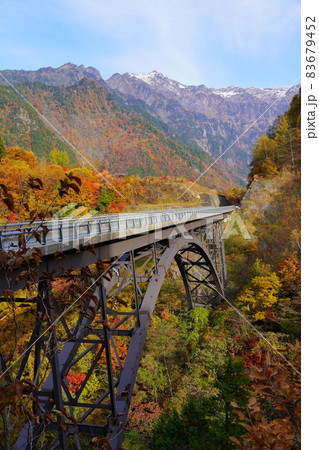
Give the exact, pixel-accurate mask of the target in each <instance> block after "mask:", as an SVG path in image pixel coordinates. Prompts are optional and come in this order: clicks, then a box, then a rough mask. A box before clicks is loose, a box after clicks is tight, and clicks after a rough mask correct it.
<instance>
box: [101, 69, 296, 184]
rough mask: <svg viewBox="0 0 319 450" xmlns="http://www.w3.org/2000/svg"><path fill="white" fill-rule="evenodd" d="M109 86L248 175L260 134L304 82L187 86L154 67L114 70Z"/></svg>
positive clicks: (234, 168) (282, 110)
mask: <svg viewBox="0 0 319 450" xmlns="http://www.w3.org/2000/svg"><path fill="white" fill-rule="evenodd" d="M106 85H107V86H108V87H109V89H110V90H111V91H113V93H114V94H115V95H116V96H117V97H118V98H120V99H121V100H122V101H123V102H124V104H125V105H126V106H128V107H134V108H135V109H136V108H139V109H140V110H142V109H143V108H144V109H145V110H146V111H147V112H148V114H151V115H153V116H155V117H156V118H158V119H160V120H161V121H163V122H165V123H166V124H167V125H169V126H170V127H171V128H172V129H173V130H175V131H176V133H177V134H179V135H181V136H182V137H183V138H185V139H187V140H190V141H193V142H194V143H196V144H197V145H198V146H199V147H201V148H202V149H204V150H206V151H207V152H209V153H211V154H212V155H213V156H214V157H218V156H220V155H221V154H223V153H224V152H225V155H224V156H223V164H226V165H228V166H230V167H233V170H235V171H237V172H238V174H239V175H240V176H246V175H247V172H248V166H249V163H250V159H251V154H252V148H253V145H254V143H255V142H256V138H257V137H259V136H261V135H262V133H264V132H266V131H267V129H268V128H269V127H270V126H271V125H272V124H273V122H274V120H275V119H276V118H277V117H278V116H279V115H282V114H283V113H284V112H285V111H287V109H288V107H289V104H290V101H291V99H292V97H293V96H294V95H295V94H296V93H297V92H298V90H299V86H293V87H291V88H285V87H279V88H258V87H250V88H241V87H237V86H229V87H225V88H208V87H206V86H204V85H203V84H202V85H199V86H186V85H184V84H182V83H179V82H178V81H175V80H172V79H170V78H168V77H166V76H165V75H163V74H161V73H159V72H156V71H153V72H150V73H147V74H133V73H126V74H123V75H120V74H114V75H113V76H112V77H111V78H109V79H108V80H106Z"/></svg>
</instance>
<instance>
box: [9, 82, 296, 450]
mask: <svg viewBox="0 0 319 450" xmlns="http://www.w3.org/2000/svg"><path fill="white" fill-rule="evenodd" d="M41 89H42V94H41V95H43V96H45V95H48V94H46V91H45V90H43V88H41ZM50 89H51V88H50ZM51 90H52V89H51ZM50 95H51V93H50ZM71 95H72V92H71V91H70V96H71ZM57 100H59V101H62V99H59V98H58V99H57ZM50 101H51V100H50ZM63 101H64V102H65V112H66V113H67V110H68V104H67V102H66V99H63ZM79 113H80V111H79ZM118 114H119V113H118ZM118 114H117V115H116V114H115V116H114V121H117V122H121V124H122V125H121V126H123V123H122V121H123V117H119V115H118ZM139 127H140V123H136V129H137V130H139ZM126 132H127V131H125V130H124V129H123V133H124V134H125V133H126ZM123 139H124V138H123ZM6 142H7V137H6ZM15 144H16V142H12V145H5V144H4V141H3V140H2V139H0V158H1V161H0V189H1V190H2V199H1V200H2V201H1V204H0V218H1V221H2V222H8V221H11V222H12V221H14V220H18V219H20V220H22V219H23V220H26V221H31V222H33V221H35V220H36V219H44V218H47V217H63V215H66V214H68V215H70V214H74V215H76V214H80V215H83V214H91V215H93V214H98V213H109V212H122V211H136V210H138V209H139V208H140V209H147V208H152V209H156V208H162V207H170V206H172V207H173V206H174V207H177V206H184V207H185V206H194V205H199V204H200V202H201V200H200V194H201V193H208V192H210V190H209V189H208V188H207V187H205V186H197V185H192V180H191V179H188V178H187V176H186V177H182V176H176V177H172V176H170V177H168V176H167V175H165V174H164V173H165V170H164V167H163V174H161V176H148V177H143V175H144V172H143V173H142V172H141V173H140V174H139V175H136V174H134V175H131V176H120V177H119V176H114V175H110V173H109V172H108V170H107V168H104V170H103V171H102V172H101V173H100V174H99V175H97V174H96V173H95V172H94V171H93V170H91V169H90V168H88V167H76V166H75V164H74V161H73V160H72V158H71V155H70V154H69V153H68V152H67V151H66V150H65V149H64V148H62V147H58V146H57V148H53V149H51V150H50V152H48V154H47V159H46V160H43V159H42V160H41V159H39V158H37V156H36V155H35V154H34V153H33V152H31V151H29V150H26V149H23V148H21V147H18V146H17V145H15ZM112 145H115V144H112ZM116 145H117V146H118V150H116V152H115V153H118V152H119V149H120V148H121V142H118V143H117V144H116ZM164 146H165V142H163V148H164ZM144 151H145V152H146V149H144ZM300 154H301V151H300V93H299V94H297V95H296V96H295V97H294V98H293V100H292V103H291V106H290V108H289V110H288V112H287V113H286V114H285V115H283V116H282V117H280V118H278V120H277V121H276V122H275V123H274V125H273V126H272V127H271V128H270V129H269V130H268V132H267V133H266V134H264V135H263V136H261V137H260V138H259V139H258V140H257V142H256V144H255V146H254V152H253V160H252V163H251V171H250V175H249V185H248V187H247V189H231V190H230V189H228V190H227V191H225V192H224V194H225V195H226V196H227V198H228V199H229V201H230V202H231V203H234V204H237V205H240V206H241V208H240V212H237V213H235V214H239V215H240V217H241V220H242V222H243V223H244V225H245V227H246V229H247V230H248V233H249V236H250V239H246V238H245V236H243V235H242V234H241V233H240V230H239V229H237V232H233V233H231V234H230V235H229V236H228V237H227V239H225V248H226V254H227V264H228V288H227V291H226V293H225V301H223V302H222V303H221V304H220V305H219V306H218V307H216V308H214V309H211V310H208V309H204V308H194V309H191V310H188V309H187V308H186V307H185V302H186V296H185V292H184V290H183V284H182V280H181V278H179V276H178V273H177V272H178V271H177V270H176V269H177V268H176V267H174V266H172V267H171V268H170V270H169V273H168V277H167V278H166V280H165V282H164V285H163V287H162V289H161V292H160V297H159V299H158V301H157V306H156V311H155V314H153V316H152V325H151V328H150V331H149V333H148V337H147V343H146V347H145V349H144V353H143V357H142V362H141V365H140V369H139V371H138V376H137V383H136V387H135V395H134V397H133V401H132V404H131V413H130V419H129V422H128V424H127V426H126V435H125V441H124V443H123V447H124V448H126V449H130V450H139V449H141V450H142V449H143V450H144V449H158V450H161V449H162V450H164V449H189V450H191V449H193V450H195V449H196V450H197V449H203V450H204V449H208V448H212V449H233V448H242V449H278V450H280V449H283V450H284V449H298V448H300V447H301V443H300ZM151 159H152V158H151ZM164 160H165V155H164V156H163V161H164ZM181 160H182V155H181ZM176 171H177V173H179V170H178V168H176ZM191 185H192V187H191V189H189V190H188V191H187V194H186V195H185V196H183V198H182V200H179V203H177V201H176V198H177V197H178V196H179V195H180V194H182V193H183V192H184V191H185V188H187V187H190V186H191ZM225 187H227V186H225ZM234 220H235V219H234ZM235 228H236V227H234V229H235ZM15 255H16V257H17V253H16V254H15ZM9 256H10V255H9ZM18 257H20V258H21V257H23V256H21V255H20V256H18ZM0 264H1V269H2V270H8V265H9V266H10V264H11V265H12V266H11V267H14V265H15V264H16V261H12V255H11V259H10V257H8V254H6V252H4V251H1V260H0ZM64 289H65V286H64V285H63V281H60V284H59V283H55V284H54V285H53V294H54V295H55V296H56V299H58V300H59V299H60V301H61V302H62V304H63V290H64ZM14 295H20V296H28V295H34V294H32V286H31V284H30V286H29V291H28V290H26V289H25V290H24V291H22V290H21V291H18V292H17V293H16V294H13V293H12V291H11V292H7V296H8V298H7V303H5V302H3V303H0V339H1V342H2V343H3V345H2V350H1V351H2V354H3V355H5V357H6V361H9V362H10V361H14V359H15V358H17V357H18V356H19V352H21V349H23V348H24V346H25V343H26V342H27V340H28V338H29V336H30V334H31V331H32V330H31V328H32V327H31V324H32V316H33V314H34V310H33V307H32V306H30V305H29V306H28V307H24V308H22V307H18V306H17V304H16V303H15V301H14ZM123 295H124V294H123ZM125 295H126V297H125V298H123V299H122V302H124V303H125V302H130V301H132V300H131V297H132V292H130V291H128V292H126V294H125ZM76 314H77V311H74V317H73V320H75V316H76ZM71 319H72V318H71ZM22 330H23V332H22ZM163 336H166V339H165V340H164V339H163ZM123 352H125V348H124V347H123ZM103 364H104V363H102V362H101V370H99V371H97V372H96V373H94V374H93V376H92V377H91V379H90V385H89V386H88V387H87V388H86V390H85V392H84V393H83V395H84V398H85V396H87V397H88V398H89V396H90V395H92V392H94V391H98V390H99V389H101V387H102V388H103V383H104V381H103V374H104V373H105V367H104V365H103ZM13 370H14V368H13ZM85 376H86V367H85V366H83V367H81V366H78V367H77V370H76V372H74V373H70V374H69V383H70V384H72V386H73V389H74V392H76V391H77V389H79V382H80V381H81V380H82V379H83V377H85ZM0 410H1V418H0V420H1V421H2V423H1V428H2V431H0V442H2V444H3V445H4V448H6V449H9V448H11V447H10V445H11V444H10V442H13V439H14V438H15V437H16V430H15V428H14V424H16V423H19V421H22V419H23V420H25V417H28V419H29V420H32V414H31V412H32V411H31V412H30V411H29V410H28V407H27V406H25V405H23V402H22V401H21V391H19V390H18V389H16V390H13V389H11V390H10V383H8V381H7V380H3V379H2V380H1V384H0ZM90 442H91V444H90ZM87 445H88V447H89V446H92V448H99V447H98V446H96V445H95V444H94V442H93V443H92V441H90V440H89V439H88V442H87ZM39 448H40V447H39Z"/></svg>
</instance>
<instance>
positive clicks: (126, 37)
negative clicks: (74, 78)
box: [0, 0, 300, 87]
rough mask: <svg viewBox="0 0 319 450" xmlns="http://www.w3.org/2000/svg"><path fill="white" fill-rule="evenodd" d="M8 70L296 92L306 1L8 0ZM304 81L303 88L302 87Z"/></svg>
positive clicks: (4, 62) (1, 65) (3, 50)
mask: <svg viewBox="0 0 319 450" xmlns="http://www.w3.org/2000/svg"><path fill="white" fill-rule="evenodd" d="M0 5H1V15H0V54H1V60H0V69H25V70H35V69H38V68H40V67H47V66H52V67H58V66H61V65H62V64H64V63H66V62H72V63H74V64H78V65H79V64H84V65H85V66H93V67H96V68H97V69H98V70H99V71H100V72H101V75H102V77H103V78H104V79H107V78H109V77H110V76H111V75H112V74H113V73H115V72H119V73H125V72H133V73H146V72H151V71H152V70H157V71H159V72H162V73H163V74H165V75H167V76H169V77H170V78H173V79H176V80H178V81H180V82H182V83H184V84H205V85H206V86H208V87H224V86H230V85H237V86H241V87H249V86H258V87H276V86H289V85H291V84H292V83H293V82H294V81H295V80H296V79H297V78H298V77H299V75H300V1H299V0H227V1H222V0H157V1H154V0H55V1H45V0H42V1H38V0H0ZM296 82H299V81H298V80H297V81H296Z"/></svg>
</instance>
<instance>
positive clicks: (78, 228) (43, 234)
mask: <svg viewBox="0 0 319 450" xmlns="http://www.w3.org/2000/svg"><path fill="white" fill-rule="evenodd" d="M233 209H234V207H233V206H224V207H202V208H184V209H171V210H165V211H147V212H137V213H121V214H107V215H97V216H93V217H89V218H88V217H83V218H64V219H50V220H44V221H35V222H33V223H32V224H30V222H26V221H24V222H12V223H4V222H2V223H1V222H0V249H1V250H8V249H9V248H11V247H14V246H16V245H17V243H19V242H20V244H21V243H22V244H25V245H27V246H39V245H41V246H45V245H48V244H50V243H64V242H65V243H70V242H73V241H78V240H81V239H82V240H83V238H88V239H90V238H91V237H93V236H99V235H106V237H107V235H109V237H110V238H111V235H112V234H113V233H118V235H119V237H121V238H124V237H125V236H126V235H132V234H135V233H136V234H138V232H139V231H141V230H143V231H147V229H153V230H154V229H158V228H159V229H160V228H162V227H163V226H165V225H167V224H171V223H173V224H175V225H177V224H181V223H186V222H187V221H189V220H194V219H198V218H204V217H210V216H214V215H218V214H219V213H227V212H231V211H232V210H233Z"/></svg>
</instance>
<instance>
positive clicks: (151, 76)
mask: <svg viewBox="0 0 319 450" xmlns="http://www.w3.org/2000/svg"><path fill="white" fill-rule="evenodd" d="M128 75H129V76H130V77H132V78H137V79H138V80H141V81H144V83H147V84H149V85H153V86H154V85H161V86H163V87H165V88H166V89H168V90H170V91H173V90H176V88H179V89H185V88H186V87H187V86H185V85H184V84H181V83H179V82H178V81H175V80H171V79H170V78H168V77H166V76H165V75H163V74H162V73H160V72H157V71H156V70H153V71H152V72H149V73H141V74H137V73H129V74H128Z"/></svg>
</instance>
